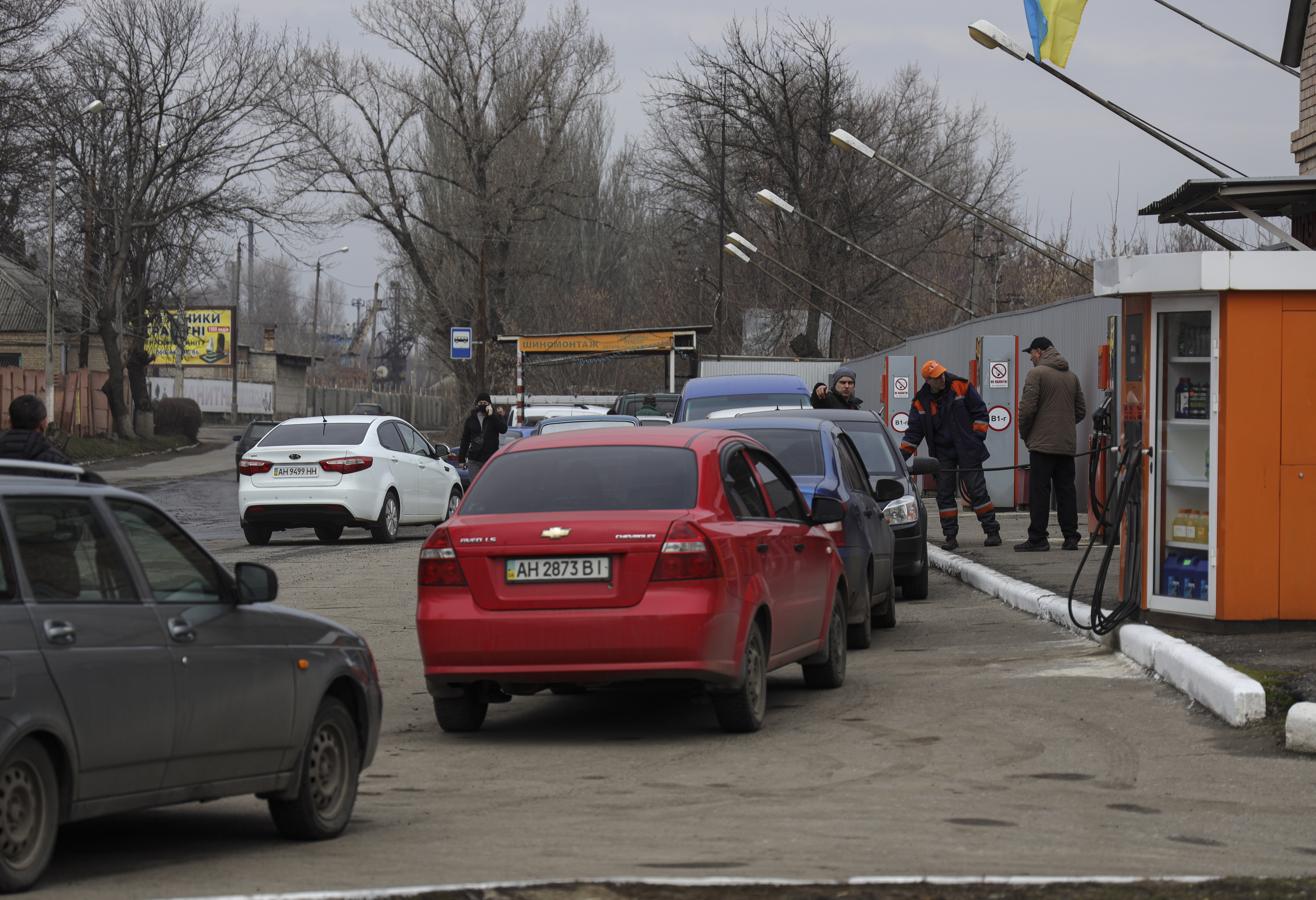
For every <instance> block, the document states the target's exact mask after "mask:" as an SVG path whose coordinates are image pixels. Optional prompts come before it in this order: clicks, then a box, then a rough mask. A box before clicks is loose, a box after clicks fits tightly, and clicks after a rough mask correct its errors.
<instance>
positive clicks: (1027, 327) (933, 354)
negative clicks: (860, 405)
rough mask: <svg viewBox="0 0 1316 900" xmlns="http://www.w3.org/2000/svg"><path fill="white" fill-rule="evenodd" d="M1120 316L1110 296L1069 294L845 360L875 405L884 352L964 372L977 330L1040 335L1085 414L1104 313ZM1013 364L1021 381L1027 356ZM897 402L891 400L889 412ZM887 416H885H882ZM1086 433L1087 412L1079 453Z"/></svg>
mask: <svg viewBox="0 0 1316 900" xmlns="http://www.w3.org/2000/svg"><path fill="white" fill-rule="evenodd" d="M1119 315H1120V300H1119V299H1118V298H1112V297H1096V296H1087V297H1074V298H1072V299H1069V300H1061V301H1058V302H1056V303H1052V304H1049V305H1047V306H1035V307H1031V308H1029V309H1023V310H1018V311H1015V312H1007V313H999V314H997V315H994V316H983V317H981V318H977V319H973V320H971V321H968V322H963V323H961V324H959V325H955V326H952V327H951V328H946V329H943V330H941V331H935V332H932V333H930V334H923V335H919V336H917V337H912V338H910V339H909V340H907V341H906V342H905V343H903V344H901V345H900V346H898V347H890V348H888V349H886V350H884V351H882V352H881V353H875V354H872V355H870V356H864V357H860V358H858V359H855V360H851V362H850V367H851V368H853V369H854V370H855V372H856V373H857V374H858V376H859V393H860V395H861V396H863V397H864V398H865V399H866V400H867V401H868V403H867V405H868V406H869V407H871V408H874V409H876V408H877V406H878V404H879V402H880V398H881V391H882V378H883V375H884V374H885V369H886V357H887V356H913V357H914V358H915V359H916V360H917V361H918V363H919V365H922V364H923V362H924V361H925V360H929V359H935V360H938V361H939V362H941V363H942V364H943V365H945V366H946V367H947V368H948V369H950V370H951V371H952V372H954V373H956V374H958V375H963V376H965V377H968V375H969V363H970V361H972V360H973V359H974V356H975V353H976V351H977V339H978V337H980V336H983V335H1005V336H1008V335H1014V336H1017V337H1018V338H1019V347H1020V349H1021V350H1022V348H1024V347H1026V346H1028V343H1029V342H1030V341H1031V340H1032V339H1033V338H1035V337H1038V336H1045V337H1047V338H1050V339H1051V342H1052V343H1053V344H1055V345H1056V349H1057V350H1059V351H1060V353H1061V354H1062V355H1063V356H1064V357H1065V358H1066V359H1067V360H1068V361H1069V365H1070V369H1071V371H1073V372H1074V374H1076V375H1077V376H1078V378H1079V382H1080V383H1081V384H1082V385H1083V394H1084V397H1085V398H1086V399H1087V405H1088V410H1089V414H1090V413H1091V411H1092V410H1093V409H1095V408H1096V407H1097V405H1098V404H1100V402H1101V400H1102V397H1103V394H1102V392H1101V391H1100V390H1099V389H1098V386H1097V385H1098V382H1097V366H1098V362H1097V360H1098V356H1097V354H1098V348H1099V347H1100V346H1101V345H1102V344H1104V343H1106V336H1107V328H1108V327H1109V320H1110V318H1111V317H1112V316H1113V317H1116V318H1117V319H1118V317H1119ZM1016 363H1017V364H1016V366H1015V369H1016V370H1017V371H1019V372H1020V373H1021V374H1020V378H1021V381H1022V375H1023V373H1026V371H1027V369H1028V368H1029V363H1028V360H1027V359H1026V358H1025V357H1024V356H1023V355H1022V354H1021V355H1020V357H1019V359H1018V360H1017V361H1016ZM897 405H900V406H903V405H904V402H903V401H900V402H899V404H897V403H893V404H892V406H893V409H892V410H891V412H895V411H896V409H895V407H896V406H897ZM888 417H889V416H888ZM1091 433H1092V422H1091V417H1090V415H1089V418H1088V420H1087V421H1084V422H1083V423H1081V424H1080V425H1079V427H1078V443H1079V450H1080V452H1081V451H1083V450H1085V449H1087V443H1088V439H1089V437H1090V435H1091ZM1019 459H1020V461H1021V462H1023V461H1026V460H1027V459H1028V451H1027V448H1025V447H1024V445H1023V441H1020V442H1019ZM1079 462H1080V465H1078V466H1077V467H1076V468H1077V470H1078V471H1077V486H1078V490H1079V509H1080V512H1081V511H1082V509H1083V508H1084V507H1085V505H1086V502H1085V498H1086V497H1087V490H1088V488H1087V466H1086V465H1084V464H1082V463H1084V462H1086V461H1085V460H1080V461H1079Z"/></svg>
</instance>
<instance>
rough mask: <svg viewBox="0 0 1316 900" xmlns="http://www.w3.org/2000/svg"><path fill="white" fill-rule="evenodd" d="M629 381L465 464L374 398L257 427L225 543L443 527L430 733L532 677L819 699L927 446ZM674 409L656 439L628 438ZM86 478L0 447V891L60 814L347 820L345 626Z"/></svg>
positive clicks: (31, 869)
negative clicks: (170, 812)
mask: <svg viewBox="0 0 1316 900" xmlns="http://www.w3.org/2000/svg"><path fill="white" fill-rule="evenodd" d="M633 396H634V395H626V396H624V397H623V398H619V401H618V404H617V405H615V406H614V408H613V409H603V408H600V409H588V408H587V409H582V408H580V407H577V406H567V407H562V408H560V409H553V410H543V409H539V410H535V414H534V415H533V421H531V419H532V415H531V413H530V412H529V410H530V409H534V408H533V407H531V408H528V409H527V411H526V413H525V414H524V415H523V416H522V417H521V420H520V425H521V427H523V428H526V429H527V430H528V431H529V433H528V434H526V435H525V436H524V437H519V436H518V437H517V438H513V439H512V440H509V441H508V442H506V445H505V446H503V447H502V449H500V450H499V452H498V453H496V454H495V455H494V456H493V457H492V458H491V459H490V460H489V461H488V462H486V463H485V464H484V466H483V468H482V469H481V470H480V472H479V474H478V476H477V477H475V478H474V479H471V477H470V473H469V472H467V471H463V469H462V468H461V467H459V466H458V465H457V464H456V462H457V461H456V460H455V459H454V458H453V455H452V451H451V449H450V448H449V447H447V446H446V445H443V444H436V443H433V442H432V441H431V440H430V439H429V438H428V437H427V436H425V435H423V434H422V433H421V432H420V431H419V430H417V429H416V428H414V427H413V426H412V425H411V424H410V423H408V422H406V421H405V420H403V419H401V418H399V417H396V416H390V415H387V414H386V413H385V412H384V410H382V409H362V410H360V411H359V412H356V413H355V414H353V415H347V416H318V417H306V418H299V419H290V420H287V421H284V422H277V423H276V422H273V421H264V420H262V421H258V422H253V423H252V424H251V425H250V426H249V427H248V428H247V430H246V432H244V434H242V435H239V437H238V439H237V471H238V476H237V477H238V481H239V488H238V505H239V511H240V512H239V514H240V517H241V524H242V528H243V532H244V535H245V537H246V539H247V540H248V541H249V542H250V543H252V544H256V545H261V544H265V543H267V542H268V541H269V540H270V539H271V536H272V534H273V533H274V532H275V531H276V530H286V529H299V528H309V529H312V530H313V531H314V533H315V535H316V537H317V539H318V540H320V541H322V542H325V543H333V542H335V541H337V540H338V539H339V538H340V537H341V535H342V533H343V531H344V529H347V528H360V529H364V530H365V531H366V532H368V533H369V534H370V536H371V537H372V538H373V539H374V540H375V541H379V542H389V541H392V540H394V539H395V538H396V536H397V530H398V528H399V527H400V526H403V525H410V524H425V525H429V524H437V527H435V528H434V529H433V531H432V532H431V534H430V535H429V537H428V539H427V540H426V541H425V543H424V545H423V548H422V549H421V551H420V559H419V565H418V570H417V582H418V603H417V610H416V630H417V637H418V641H419V646H420V652H421V657H422V660H423V667H424V678H425V683H426V686H427V688H428V691H429V693H430V694H431V696H432V699H433V705H434V712H435V716H436V718H437V720H438V724H439V726H440V727H441V728H442V729H443V730H444V731H448V732H463V731H473V730H476V729H478V728H480V727H481V725H482V724H483V723H484V721H485V718H486V716H487V714H488V709H489V706H490V704H498V703H505V702H508V701H510V700H512V698H514V697H516V696H522V695H527V694H533V693H536V692H539V691H543V690H551V691H554V692H558V693H577V692H581V691H586V690H590V689H594V688H599V687H604V686H615V685H619V684H627V683H635V682H672V683H678V684H685V685H694V686H699V687H700V688H702V689H703V690H704V691H705V692H706V693H707V694H708V695H709V697H710V699H711V703H712V707H713V711H714V713H715V715H716V718H717V721H718V723H719V724H720V725H721V727H722V728H723V729H725V730H727V731H731V732H750V731H756V730H758V729H760V728H761V727H762V726H763V724H764V721H765V717H766V711H767V704H766V696H767V687H768V681H767V675H768V673H769V672H771V671H773V670H777V669H781V668H783V667H786V666H791V665H799V666H800V667H801V670H802V673H803V679H804V682H805V684H806V685H807V686H808V687H810V688H814V689H820V690H829V689H836V688H839V687H841V686H842V685H843V684H844V681H845V677H846V666H847V659H848V651H849V650H852V649H855V650H858V649H864V648H866V647H868V646H869V645H870V644H871V643H872V640H873V629H874V628H875V627H876V628H879V629H881V628H891V627H893V626H895V624H896V606H895V599H896V596H897V589H898V588H899V590H900V591H901V592H902V593H903V596H904V597H906V598H916V597H925V596H926V595H927V553H926V544H925V540H924V538H925V535H926V517H925V515H924V513H923V506H922V503H921V502H920V501H919V498H918V492H917V490H916V487H915V484H914V482H913V476H915V475H917V474H921V473H925V472H926V471H928V470H929V469H934V468H935V463H931V461H927V460H918V459H915V460H914V461H913V464H912V466H910V467H906V466H905V465H904V464H903V463H901V462H900V461H899V456H898V454H897V453H896V451H895V449H894V447H893V446H892V443H891V438H890V435H889V434H888V433H887V431H886V428H885V426H884V425H883V424H882V422H881V420H880V418H879V417H877V416H875V415H872V414H869V413H857V412H845V411H814V410H811V409H809V408H808V407H809V404H808V397H807V390H806V388H805V386H804V384H803V382H801V381H800V380H799V379H798V378H794V379H792V378H786V377H778V376H772V377H761V376H754V377H749V376H746V377H741V378H737V377H731V378H714V379H695V380H692V381H691V382H690V383H689V384H688V385H687V386H686V390H685V391H684V392H683V393H682V394H681V395H679V396H673V395H658V396H657V397H655V395H651V394H650V395H638V396H639V398H640V401H641V402H643V403H645V404H646V406H644V407H633V404H632V405H628V404H630V401H631V399H632V398H633ZM653 400H657V401H658V402H659V406H658V407H657V409H658V411H659V413H660V414H659V415H652V414H645V415H640V414H639V413H641V412H642V411H644V410H651V409H652V404H651V403H650V401H653ZM664 404H665V405H664ZM669 411H670V415H671V418H672V419H675V420H676V423H677V427H665V428H654V427H649V426H651V425H653V424H657V423H655V422H652V421H647V420H661V424H664V425H670V424H671V421H670V420H669V417H668V412H669ZM84 475H85V473H83V472H82V470H80V469H78V468H77V467H66V466H55V465H48V464H41V463H15V462H6V463H3V464H0V594H3V598H4V599H6V600H8V601H10V602H8V603H4V604H0V633H3V634H4V636H5V642H6V643H5V646H4V655H5V661H6V667H5V668H4V669H3V671H0V703H3V707H2V709H3V715H2V716H0V719H2V720H3V722H4V725H5V727H4V728H3V729H0V891H16V890H22V889H24V888H27V887H29V886H31V885H32V884H33V883H34V882H35V881H36V880H37V879H38V878H39V877H40V876H41V874H42V872H43V871H44V870H45V868H46V866H47V864H48V863H49V860H50V858H51V855H52V853H53V850H54V846H55V840H56V836H57V831H58V827H59V825H60V824H62V823H64V822H70V821H76V820H79V819H85V818H90V817H93V816H100V815H105V814H108V813H113V812H119V811H124V810H130V809H141V808H146V807H151V806H158V805H163V804H173V803H179V802H185V801H191V800H210V799H215V798H219V797H225V796H231V795H239V794H257V795H258V796H260V797H262V798H264V799H265V800H266V801H267V803H268V805H269V809H270V813H271V815H272V817H273V819H274V822H275V825H276V826H277V828H278V830H279V831H280V832H281V833H283V834H284V835H287V836H289V837H293V838H298V839H324V838H332V837H335V836H336V835H338V834H339V833H341V832H342V831H343V830H344V828H346V826H347V825H348V823H349V821H350V818H351V815H352V810H353V807H354V803H355V799H356V794H357V783H358V779H359V777H360V773H361V771H362V770H363V769H365V768H366V767H367V766H368V765H369V764H370V763H371V761H372V758H373V756H374V752H375V747H376V744H377V742H378V737H379V726H380V710H381V707H382V697H381V691H380V686H379V678H378V673H377V671H376V669H375V663H374V658H373V656H372V655H371V653H370V649H369V647H368V646H367V645H366V642H365V640H364V639H363V638H362V637H361V636H360V635H358V634H356V633H355V632H353V631H352V630H351V629H348V628H346V627H344V626H341V625H338V624H337V623H334V622H332V621H330V620H328V619H325V618H322V617H319V616H315V615H312V614H309V613H304V612H299V611H296V610H292V609H288V608H284V607H281V606H278V605H277V604H274V603H273V602H272V601H274V599H275V598H276V596H277V593H278V579H277V576H276V575H275V573H274V571H273V570H271V569H269V568H268V567H266V566H263V565H259V564H255V563H239V564H238V565H237V566H236V567H235V568H234V569H232V570H230V569H229V568H228V567H226V566H224V565H222V564H220V563H219V562H218V561H217V560H215V559H214V557H213V556H211V555H210V554H209V553H208V552H207V551H206V550H205V549H204V548H203V547H202V546H201V545H200V544H198V543H197V542H196V541H195V540H194V539H193V538H192V537H191V536H190V535H188V534H187V532H186V531H185V530H184V529H183V528H182V527H181V526H180V525H179V524H178V523H177V522H175V521H174V520H173V519H172V518H171V517H170V516H169V515H168V514H166V513H165V512H164V511H162V510H161V509H160V508H159V507H157V506H155V505H154V504H153V503H151V502H150V501H148V500H146V499H144V498H142V497H140V496H138V495H136V494H132V493H130V492H128V491H123V490H118V489H115V488H112V487H108V486H105V485H102V484H92V483H89V482H88V481H87V480H85V478H84ZM37 476H40V477H37ZM52 476H53V477H52ZM125 650H128V651H131V652H128V653H125V652H123V651H125ZM6 684H7V685H9V686H10V689H9V690H8V691H7V692H4V687H5V685H6ZM20 684H21V685H22V690H21V691H18V690H14V689H13V687H14V686H15V685H20Z"/></svg>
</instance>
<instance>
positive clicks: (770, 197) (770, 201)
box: [754, 188, 973, 319]
mask: <svg viewBox="0 0 1316 900" xmlns="http://www.w3.org/2000/svg"><path fill="white" fill-rule="evenodd" d="M754 198H755V199H756V200H758V202H759V203H762V204H763V205H764V206H773V207H776V208H777V209H779V210H781V211H782V212H785V213H789V214H791V215H796V216H799V217H800V218H801V219H803V220H804V221H806V222H808V223H809V224H811V225H814V226H816V227H818V228H821V229H822V230H823V231H825V232H827V233H828V234H830V235H831V236H832V237H834V238H836V239H837V240H838V241H841V242H842V243H843V244H845V245H846V246H847V247H849V248H850V249H852V250H858V251H859V252H860V253H862V254H864V256H867V257H868V258H869V259H871V260H873V262H875V263H877V264H879V265H881V266H884V267H886V268H887V269H890V270H891V271H892V272H895V273H896V274H897V275H899V276H900V277H901V278H904V279H906V280H907V281H912V282H913V283H914V284H916V285H918V286H919V287H921V288H923V290H925V291H927V292H928V293H929V294H932V295H933V296H935V297H940V298H941V299H942V300H945V301H946V302H947V303H949V304H950V305H951V306H953V307H955V308H956V309H958V310H959V311H960V312H963V313H965V314H966V315H968V317H969V318H971V319H972V318H973V310H971V309H969V307H967V306H965V305H964V304H963V303H961V302H960V301H958V300H956V299H955V298H954V297H952V296H951V295H950V294H947V293H946V292H945V291H943V290H942V289H941V288H939V287H937V286H936V285H933V284H931V283H929V282H927V281H924V280H923V279H922V278H919V277H918V276H917V275H914V274H912V273H910V272H906V271H905V270H904V269H902V268H900V266H898V265H896V264H895V263H893V262H889V261H888V260H885V259H883V258H882V257H880V256H878V255H877V254H876V253H874V252H873V251H871V250H869V249H868V248H867V247H864V246H861V245H859V244H856V243H855V242H854V241H852V240H850V239H849V238H848V237H846V236H845V235H843V234H841V233H839V232H837V231H834V230H832V229H831V228H828V227H827V226H826V225H824V224H823V223H822V222H819V221H818V220H817V219H815V218H813V217H812V216H809V215H806V214H805V213H804V212H803V211H802V210H800V209H797V208H796V207H794V206H792V205H791V204H789V203H787V202H786V201H785V200H783V199H781V198H780V197H778V196H777V195H776V194H774V193H773V192H772V191H769V190H767V189H766V188H765V189H764V190H761V191H759V192H758V193H757V194H755V195H754Z"/></svg>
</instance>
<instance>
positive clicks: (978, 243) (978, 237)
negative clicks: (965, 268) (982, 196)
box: [969, 219, 982, 315]
mask: <svg viewBox="0 0 1316 900" xmlns="http://www.w3.org/2000/svg"><path fill="white" fill-rule="evenodd" d="M981 247H982V222H980V221H978V220H976V219H975V220H974V223H973V246H972V249H971V250H970V251H969V256H970V263H969V265H970V268H969V308H970V309H972V310H973V315H977V314H978V310H979V308H980V307H979V305H978V260H980V259H982V251H981V249H980V248H981Z"/></svg>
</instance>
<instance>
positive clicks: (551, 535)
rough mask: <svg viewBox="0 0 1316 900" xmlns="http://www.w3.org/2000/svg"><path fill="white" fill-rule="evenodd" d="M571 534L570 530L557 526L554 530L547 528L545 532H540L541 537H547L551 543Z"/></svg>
mask: <svg viewBox="0 0 1316 900" xmlns="http://www.w3.org/2000/svg"><path fill="white" fill-rule="evenodd" d="M569 534H571V529H570V528H561V527H559V526H557V525H554V526H553V527H552V528H545V529H544V530H543V531H541V532H539V536H540V537H546V538H548V539H549V540H550V541H556V540H558V539H559V538H564V537H566V536H567V535H569Z"/></svg>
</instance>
